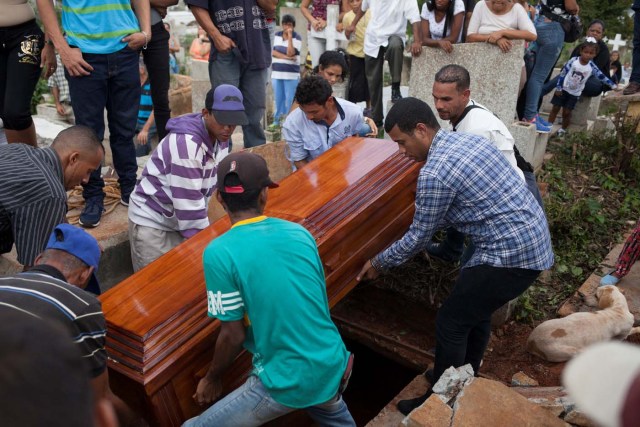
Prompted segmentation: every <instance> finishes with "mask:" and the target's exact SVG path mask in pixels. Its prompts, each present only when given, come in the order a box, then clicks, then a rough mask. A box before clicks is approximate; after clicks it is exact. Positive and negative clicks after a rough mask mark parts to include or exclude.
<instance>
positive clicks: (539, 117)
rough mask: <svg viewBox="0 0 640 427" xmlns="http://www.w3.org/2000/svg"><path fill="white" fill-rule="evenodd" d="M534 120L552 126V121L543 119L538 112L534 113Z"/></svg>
mask: <svg viewBox="0 0 640 427" xmlns="http://www.w3.org/2000/svg"><path fill="white" fill-rule="evenodd" d="M536 121H537V122H540V123H542V124H543V125H545V126H547V127H551V126H553V123H550V122H548V121H546V120H545V119H543V118H542V116H541V115H540V114H536Z"/></svg>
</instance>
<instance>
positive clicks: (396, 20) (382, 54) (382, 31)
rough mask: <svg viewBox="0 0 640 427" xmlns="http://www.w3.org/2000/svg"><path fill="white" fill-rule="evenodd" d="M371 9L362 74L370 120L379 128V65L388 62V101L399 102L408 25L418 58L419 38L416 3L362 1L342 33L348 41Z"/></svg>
mask: <svg viewBox="0 0 640 427" xmlns="http://www.w3.org/2000/svg"><path fill="white" fill-rule="evenodd" d="M367 9H371V20H370V21H369V25H368V26H367V31H366V32H365V35H364V53H365V57H364V61H365V73H366V75H367V82H368V84H369V93H370V94H371V108H372V110H373V120H374V121H375V122H376V125H377V126H378V127H381V126H382V120H383V113H382V65H383V64H384V60H385V59H386V60H387V61H389V70H390V72H391V101H393V102H395V101H397V100H398V99H401V98H402V95H400V77H401V75H402V61H403V50H404V44H405V43H406V41H407V30H406V29H407V21H409V22H410V23H411V26H412V28H413V43H412V44H411V53H412V54H413V56H419V55H420V52H421V51H422V38H421V35H420V11H419V10H418V2H417V1H416V0H363V1H362V6H361V8H360V9H359V10H358V11H357V13H356V17H355V19H354V20H353V22H352V23H351V25H350V26H349V27H347V29H346V30H345V31H346V32H345V34H346V36H347V38H348V37H349V36H350V35H351V33H353V32H354V31H355V28H356V25H357V24H358V22H359V21H360V18H362V16H364V13H365V12H366V11H367Z"/></svg>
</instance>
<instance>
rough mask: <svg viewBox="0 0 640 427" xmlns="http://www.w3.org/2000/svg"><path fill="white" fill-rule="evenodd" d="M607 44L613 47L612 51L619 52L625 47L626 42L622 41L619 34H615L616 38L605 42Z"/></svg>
mask: <svg viewBox="0 0 640 427" xmlns="http://www.w3.org/2000/svg"><path fill="white" fill-rule="evenodd" d="M607 44H610V45H611V46H613V49H612V50H620V48H621V47H625V46H626V45H627V42H626V41H625V40H622V36H621V35H620V34H616V37H615V38H614V39H613V40H607Z"/></svg>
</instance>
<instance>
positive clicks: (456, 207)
mask: <svg viewBox="0 0 640 427" xmlns="http://www.w3.org/2000/svg"><path fill="white" fill-rule="evenodd" d="M415 205H416V211H415V214H414V217H413V223H412V224H411V227H410V228H409V231H407V233H406V234H405V235H404V236H403V237H402V238H401V239H400V240H398V241H396V242H395V243H393V244H392V245H391V246H390V247H389V248H387V249H386V250H384V251H383V252H381V253H379V254H378V255H376V256H375V257H374V258H373V259H372V260H371V261H372V263H373V265H374V267H376V268H378V269H387V268H389V267H394V266H397V265H400V264H402V263H404V262H405V261H407V260H408V259H410V258H411V257H413V256H414V255H416V254H417V253H418V252H419V251H421V250H423V249H424V248H425V246H426V245H427V243H428V242H430V241H431V238H432V236H433V234H434V233H435V232H436V230H439V229H442V228H445V227H447V226H452V227H454V228H455V229H457V230H458V231H460V232H462V233H464V234H467V235H469V236H470V237H471V238H472V239H473V243H474V244H475V245H476V251H475V253H474V255H473V257H472V258H471V259H470V260H469V262H468V263H467V264H466V265H465V266H464V267H472V266H475V265H479V264H486V265H490V266H494V267H506V268H525V269H531V270H545V269H547V268H549V267H551V266H552V265H553V250H552V248H551V238H550V236H549V228H548V225H547V220H546V217H545V214H544V211H543V210H542V208H541V207H540V206H539V205H538V203H537V202H536V201H535V199H534V198H533V196H532V195H531V192H530V191H529V190H527V187H526V186H525V183H524V181H523V180H522V179H521V178H520V176H518V174H517V173H516V172H515V171H514V170H513V168H512V167H511V165H509V163H508V162H507V160H506V159H505V157H504V156H503V155H502V153H501V152H500V151H498V149H497V148H496V147H495V146H494V145H493V144H492V143H491V142H490V141H489V140H487V139H484V138H482V137H479V136H476V135H471V134H465V133H452V132H447V131H444V130H439V131H438V132H437V133H436V135H435V137H434V139H433V142H432V144H431V147H430V149H429V153H428V156H427V162H426V163H425V165H424V166H423V167H422V169H421V170H420V174H419V176H418V184H417V190H416V202H415Z"/></svg>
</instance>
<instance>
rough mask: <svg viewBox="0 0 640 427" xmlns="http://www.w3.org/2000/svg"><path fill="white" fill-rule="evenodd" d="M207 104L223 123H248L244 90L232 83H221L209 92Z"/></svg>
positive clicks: (217, 120)
mask: <svg viewBox="0 0 640 427" xmlns="http://www.w3.org/2000/svg"><path fill="white" fill-rule="evenodd" d="M204 102H205V105H206V107H207V109H208V110H209V111H211V112H212V113H213V117H215V119H216V122H218V123H220V124H221V125H235V126H237V125H246V124H247V123H249V120H248V119H247V116H246V114H245V113H244V103H243V98H242V92H240V89H238V88H237V87H235V86H232V85H227V84H224V85H220V86H218V87H216V88H215V90H214V89H211V90H210V91H209V92H207V96H206V97H205V101H204Z"/></svg>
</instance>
